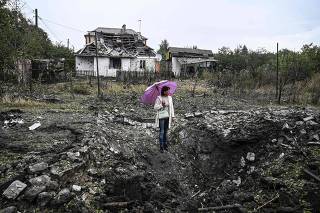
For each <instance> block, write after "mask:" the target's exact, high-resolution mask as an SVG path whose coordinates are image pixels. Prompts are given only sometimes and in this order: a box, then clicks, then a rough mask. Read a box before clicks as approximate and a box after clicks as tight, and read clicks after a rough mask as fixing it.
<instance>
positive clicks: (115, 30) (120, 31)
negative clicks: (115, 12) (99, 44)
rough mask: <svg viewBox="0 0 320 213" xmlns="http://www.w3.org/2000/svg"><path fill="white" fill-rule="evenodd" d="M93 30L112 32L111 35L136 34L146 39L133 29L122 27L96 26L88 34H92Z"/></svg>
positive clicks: (105, 32)
mask: <svg viewBox="0 0 320 213" xmlns="http://www.w3.org/2000/svg"><path fill="white" fill-rule="evenodd" d="M94 32H99V33H104V34H113V35H120V34H130V35H138V36H141V38H142V39H147V38H146V37H144V36H142V35H140V33H138V32H136V31H134V30H133V29H125V30H124V29H123V28H110V27H98V28H96V29H95V30H93V31H89V32H88V34H89V35H94Z"/></svg>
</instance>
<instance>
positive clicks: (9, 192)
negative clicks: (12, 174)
mask: <svg viewBox="0 0 320 213" xmlns="http://www.w3.org/2000/svg"><path fill="white" fill-rule="evenodd" d="M26 187H27V185H26V184H25V183H23V182H21V181H19V180H15V181H14V182H13V183H11V185H10V186H9V187H8V188H7V189H6V190H5V191H4V192H3V195H4V196H5V197H6V198H8V199H16V198H17V197H18V196H19V195H20V193H21V192H22V191H23V190H24V189H25V188H26Z"/></svg>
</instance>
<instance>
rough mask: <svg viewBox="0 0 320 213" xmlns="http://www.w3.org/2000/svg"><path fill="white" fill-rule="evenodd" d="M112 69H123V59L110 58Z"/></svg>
mask: <svg viewBox="0 0 320 213" xmlns="http://www.w3.org/2000/svg"><path fill="white" fill-rule="evenodd" d="M109 68H110V69H121V59H120V58H110V66H109Z"/></svg>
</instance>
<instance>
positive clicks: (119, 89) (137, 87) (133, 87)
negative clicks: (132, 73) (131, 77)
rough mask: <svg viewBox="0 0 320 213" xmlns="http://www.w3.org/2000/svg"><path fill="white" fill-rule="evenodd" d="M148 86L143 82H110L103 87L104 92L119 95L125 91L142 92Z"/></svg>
mask: <svg viewBox="0 0 320 213" xmlns="http://www.w3.org/2000/svg"><path fill="white" fill-rule="evenodd" d="M147 87H148V86H147V85H145V84H123V83H117V82H116V83H115V82H110V83H109V84H108V85H107V87H105V88H104V89H103V91H104V93H106V94H111V95H120V94H125V93H138V94H143V92H144V91H145V89H146V88H147Z"/></svg>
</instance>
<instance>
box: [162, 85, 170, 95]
mask: <svg viewBox="0 0 320 213" xmlns="http://www.w3.org/2000/svg"><path fill="white" fill-rule="evenodd" d="M168 90H170V87H167V86H164V87H162V89H161V96H164V92H166V91H168Z"/></svg>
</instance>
